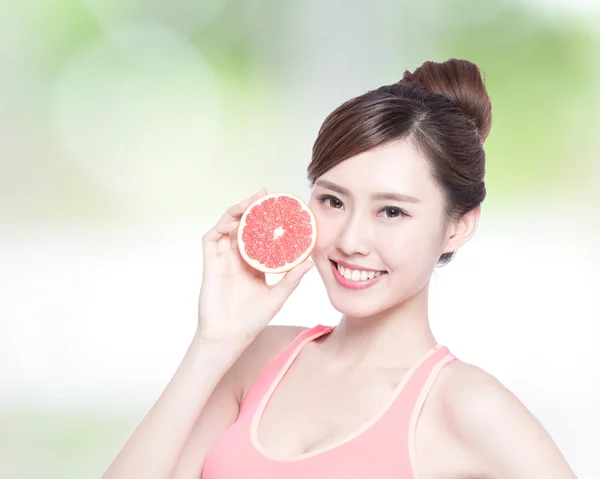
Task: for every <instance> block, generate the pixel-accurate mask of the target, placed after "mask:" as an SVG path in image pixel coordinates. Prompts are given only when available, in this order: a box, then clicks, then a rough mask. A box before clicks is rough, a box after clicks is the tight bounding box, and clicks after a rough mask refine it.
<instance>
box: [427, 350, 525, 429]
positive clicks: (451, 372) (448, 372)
mask: <svg viewBox="0 0 600 479" xmlns="http://www.w3.org/2000/svg"><path fill="white" fill-rule="evenodd" d="M431 393H432V394H433V395H435V397H436V399H437V400H438V401H439V402H440V403H441V405H442V406H443V409H444V411H445V413H446V414H447V415H448V416H449V419H451V420H452V423H453V424H455V425H456V426H459V429H460V430H463V431H464V432H469V431H470V432H476V431H474V430H473V429H476V428H480V427H482V426H483V425H484V424H486V423H487V424H488V425H489V421H495V420H497V419H498V417H499V413H502V412H503V411H504V412H507V411H508V410H513V409H514V408H515V407H517V408H524V406H523V405H522V403H521V402H520V401H519V399H518V398H517V397H516V396H515V395H514V394H513V393H512V392H511V391H510V390H509V389H508V388H507V387H506V386H504V385H503V384H502V382H501V381H500V380H498V378H496V377H495V376H494V375H493V374H491V373H489V372H487V371H485V370H484V369H482V368H480V367H479V366H476V365H474V364H470V363H467V362H464V361H461V360H454V361H451V362H449V363H448V364H446V366H445V367H444V368H443V369H442V371H441V373H440V375H439V378H438V380H437V381H436V382H435V383H434V386H433V388H432V391H431ZM500 416H501V414H500Z"/></svg>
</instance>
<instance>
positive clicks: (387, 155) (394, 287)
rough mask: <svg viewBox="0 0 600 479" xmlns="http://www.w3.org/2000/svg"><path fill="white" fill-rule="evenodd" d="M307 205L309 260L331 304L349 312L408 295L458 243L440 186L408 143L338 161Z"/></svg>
mask: <svg viewBox="0 0 600 479" xmlns="http://www.w3.org/2000/svg"><path fill="white" fill-rule="evenodd" d="M310 206H311V208H312V209H313V211H314V213H315V217H316V220H317V228H318V232H319V234H318V239H317V244H316V246H315V249H314V251H313V254H312V259H313V261H314V263H315V266H316V267H317V269H318V271H319V273H320V275H321V277H322V278H323V281H324V283H325V287H326V288H327V293H328V295H329V299H330V301H331V303H332V305H333V306H334V307H335V308H336V309H337V310H338V311H340V312H342V313H344V314H347V315H350V316H355V317H363V316H370V315H373V314H377V313H378V312H381V311H385V310H388V309H390V308H393V307H394V306H396V305H398V304H400V303H402V302H403V301H404V300H406V299H408V298H410V297H412V296H414V295H415V294H416V293H418V292H419V291H421V290H422V288H423V287H424V286H425V285H426V284H427V283H428V281H429V278H430V276H431V274H432V272H433V270H434V268H435V266H436V264H437V262H438V260H439V258H440V256H441V254H442V253H445V252H448V251H453V250H454V249H455V248H456V247H457V246H459V245H458V244H457V242H456V238H455V239H454V240H452V233H453V230H454V222H452V221H449V222H446V221H445V215H444V201H443V195H442V191H441V190H440V189H439V187H438V186H437V185H436V184H435V183H434V181H433V179H432V177H431V173H430V171H429V167H428V163H427V161H426V159H425V158H424V157H423V155H422V154H421V153H420V152H419V151H418V150H416V149H415V148H414V147H413V146H412V144H411V143H410V142H409V141H406V140H402V141H397V142H394V143H390V144H386V145H384V146H380V147H378V148H375V149H373V150H370V151H367V152H364V153H361V154H359V155H356V156H354V157H351V158H349V159H347V160H344V161H342V162H341V163H338V164H337V165H336V166H334V167H333V168H331V169H330V170H329V171H327V172H326V173H324V174H323V175H322V176H321V177H319V178H318V179H317V180H316V182H315V185H314V188H313V190H312V191H311V196H310ZM446 224H448V226H446Z"/></svg>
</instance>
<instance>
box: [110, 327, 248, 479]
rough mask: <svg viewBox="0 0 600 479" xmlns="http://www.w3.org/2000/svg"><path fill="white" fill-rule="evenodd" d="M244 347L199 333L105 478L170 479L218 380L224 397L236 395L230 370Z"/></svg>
mask: <svg viewBox="0 0 600 479" xmlns="http://www.w3.org/2000/svg"><path fill="white" fill-rule="evenodd" d="M242 351H243V348H239V347H235V346H234V345H232V344H228V343H227V344H226V343H223V344H220V343H212V342H209V341H205V340H203V339H201V338H198V337H197V336H196V337H194V339H193V341H192V343H191V345H190V347H189V348H188V350H187V353H186V354H185V357H184V359H183V361H182V362H181V365H180V366H179V368H178V369H177V372H176V373H175V375H174V376H173V378H172V379H171V381H170V382H169V384H168V386H167V387H166V389H165V390H164V392H163V393H162V394H161V396H160V397H159V399H158V400H157V402H156V403H155V404H154V406H153V407H152V408H151V409H150V411H149V412H148V414H147V415H146V417H144V419H143V421H142V422H141V423H140V425H139V426H138V427H137V429H136V430H135V431H134V433H133V434H132V436H131V437H130V438H129V440H128V441H127V443H126V444H125V446H124V447H123V448H122V449H121V451H120V452H119V454H118V455H117V457H116V458H115V460H114V461H113V462H112V464H111V465H110V466H109V468H108V469H107V471H106V472H105V473H104V475H103V476H102V478H103V479H149V478H161V479H163V478H164V479H167V478H170V477H171V475H172V474H173V470H174V469H175V465H176V464H177V461H178V458H179V455H180V453H181V451H182V449H183V447H184V444H185V442H186V440H187V438H188V436H189V434H190V432H191V430H192V427H193V425H194V423H195V422H196V418H197V417H198V416H199V414H200V412H201V411H202V409H203V408H204V406H205V404H206V403H207V401H208V399H209V397H210V396H211V394H212V393H213V391H214V390H215V388H216V387H217V385H218V384H219V387H220V389H221V391H220V395H221V396H223V395H228V396H230V397H231V398H232V399H233V398H235V395H236V394H237V391H236V390H235V385H236V383H235V381H233V380H231V381H230V380H228V377H229V376H231V375H226V373H227V371H228V370H229V369H230V368H231V366H232V365H233V364H234V363H235V361H236V359H237V358H238V357H239V356H240V355H241V353H242ZM222 378H223V380H222V381H221V379H222ZM223 389H226V391H223Z"/></svg>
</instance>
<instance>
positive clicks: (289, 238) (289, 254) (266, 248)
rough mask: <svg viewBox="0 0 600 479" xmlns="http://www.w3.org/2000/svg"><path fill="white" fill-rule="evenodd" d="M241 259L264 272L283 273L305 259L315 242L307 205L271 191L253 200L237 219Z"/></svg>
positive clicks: (315, 228) (315, 225) (312, 221)
mask: <svg viewBox="0 0 600 479" xmlns="http://www.w3.org/2000/svg"><path fill="white" fill-rule="evenodd" d="M237 239H238V247H239V249H240V254H241V255H242V258H244V260H245V261H246V262H247V263H248V264H249V265H250V266H252V267H253V268H255V269H257V270H259V271H262V272H264V273H273V274H275V273H284V272H286V271H289V270H291V269H292V268H294V267H296V266H298V265H299V264H300V263H302V262H303V261H305V260H306V259H307V258H308V257H309V256H310V254H311V253H312V250H313V248H314V246H315V243H316V241H317V224H316V221H315V216H314V214H313V212H312V211H311V209H310V207H309V206H308V205H307V204H306V203H305V202H304V201H303V200H301V199H300V198H298V197H297V196H295V195H292V194H289V193H272V194H270V195H265V196H263V197H261V198H259V199H258V200H256V201H254V202H253V203H252V204H250V206H248V208H246V211H244V214H243V215H242V218H241V220H240V226H239V228H238V238H237Z"/></svg>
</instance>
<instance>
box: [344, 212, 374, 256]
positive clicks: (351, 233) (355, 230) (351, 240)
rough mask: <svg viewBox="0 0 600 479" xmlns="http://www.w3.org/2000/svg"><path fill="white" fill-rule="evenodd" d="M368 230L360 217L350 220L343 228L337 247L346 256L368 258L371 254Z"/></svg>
mask: <svg viewBox="0 0 600 479" xmlns="http://www.w3.org/2000/svg"><path fill="white" fill-rule="evenodd" d="M368 230H369V228H367V227H366V226H365V225H364V224H361V221H360V220H359V218H358V217H355V218H352V219H350V220H349V221H348V222H346V223H345V224H344V225H343V226H342V227H341V229H340V233H339V236H338V238H337V241H336V247H337V248H338V249H339V250H340V251H341V252H342V253H344V255H346V256H354V255H362V256H367V255H368V254H369V253H370V252H371V238H370V234H369V231H368Z"/></svg>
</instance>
